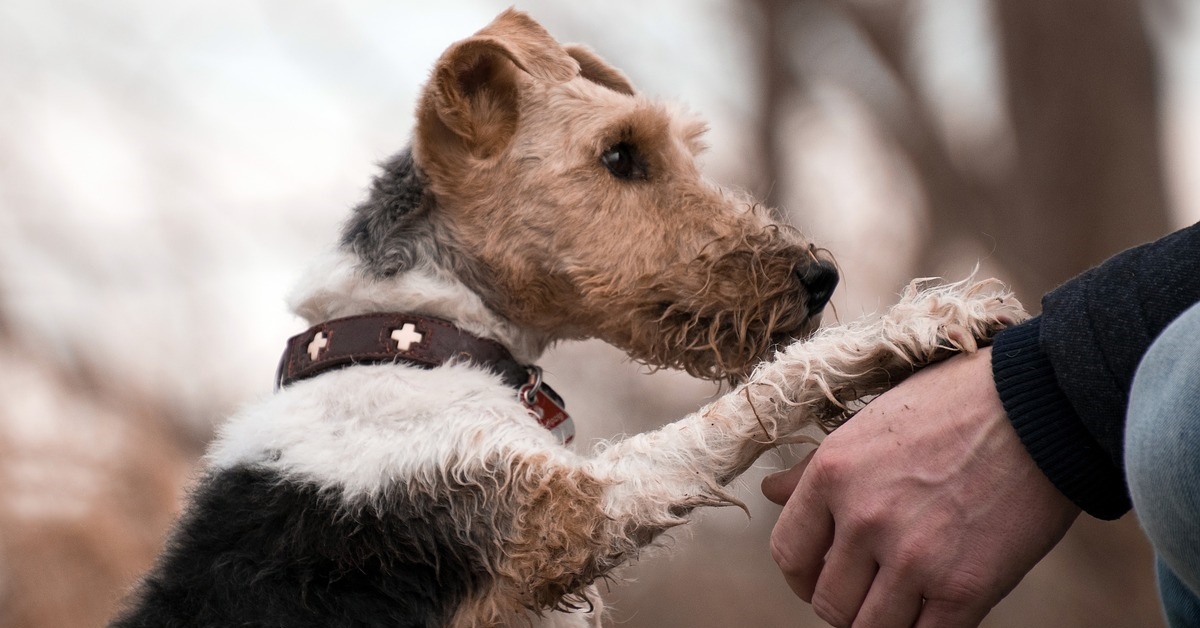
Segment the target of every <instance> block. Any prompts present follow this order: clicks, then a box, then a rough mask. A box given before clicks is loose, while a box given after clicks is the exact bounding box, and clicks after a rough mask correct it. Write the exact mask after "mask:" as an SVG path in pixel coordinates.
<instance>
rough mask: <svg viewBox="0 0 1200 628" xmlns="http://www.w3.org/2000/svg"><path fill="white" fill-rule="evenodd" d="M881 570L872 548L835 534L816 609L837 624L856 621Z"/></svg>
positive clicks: (820, 580)
mask: <svg viewBox="0 0 1200 628" xmlns="http://www.w3.org/2000/svg"><path fill="white" fill-rule="evenodd" d="M878 570H879V566H878V564H876V562H875V558H874V557H873V556H872V555H871V552H870V549H869V548H867V547H864V546H862V545H856V544H852V543H848V542H843V541H842V540H841V538H840V537H839V536H837V535H836V534H835V536H834V540H833V547H832V548H831V549H830V550H829V554H828V555H826V556H825V565H824V567H822V569H821V575H820V577H818V578H817V587H816V590H815V591H814V592H813V598H812V607H813V611H814V612H816V614H817V616H818V617H820V618H821V619H824V620H825V621H827V622H829V623H830V624H832V625H834V626H850V625H851V624H853V623H855V617H857V616H858V613H859V608H861V607H862V605H863V600H864V599H865V598H866V597H867V592H868V591H869V590H871V583H872V582H873V581H874V580H875V574H876V572H877V571H878ZM913 617H914V618H915V617H916V615H914V616H913ZM888 625H891V624H888Z"/></svg>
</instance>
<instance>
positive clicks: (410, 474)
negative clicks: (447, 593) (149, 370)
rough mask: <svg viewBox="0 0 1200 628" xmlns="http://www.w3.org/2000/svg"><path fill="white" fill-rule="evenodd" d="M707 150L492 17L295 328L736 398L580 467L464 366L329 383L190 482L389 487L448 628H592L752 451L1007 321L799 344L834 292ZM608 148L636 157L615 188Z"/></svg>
mask: <svg viewBox="0 0 1200 628" xmlns="http://www.w3.org/2000/svg"><path fill="white" fill-rule="evenodd" d="M703 130H704V125H703V123H701V122H700V121H699V120H698V119H696V118H694V117H692V116H689V115H686V114H683V113H681V112H680V111H679V110H678V109H675V108H671V107H668V106H666V105H664V104H661V103H658V102H655V101H653V100H650V99H647V98H644V97H641V96H638V95H636V93H635V92H634V90H633V88H632V87H631V86H630V85H629V83H628V81H627V80H626V79H625V78H624V76H623V75H621V74H620V72H618V71H617V70H615V69H613V68H611V67H609V66H607V65H606V64H605V63H604V62H603V61H602V60H600V58H599V57H597V56H595V55H594V54H593V53H590V52H588V51H586V50H585V49H582V48H578V47H574V48H569V47H563V46H560V45H559V44H558V43H557V42H555V41H554V40H553V38H551V37H550V36H549V34H547V33H546V32H545V30H544V29H542V28H541V27H540V26H538V25H537V24H536V23H535V22H533V21H532V20H531V19H529V18H528V17H527V16H524V15H523V14H519V13H516V12H514V11H511V10H510V11H507V12H505V13H503V14H502V15H501V16H500V17H499V18H497V19H496V21H495V22H493V23H492V24H491V25H489V26H488V27H486V28H484V29H483V30H482V31H480V32H479V33H477V34H476V35H475V36H473V37H471V38H468V39H466V40H463V41H461V42H458V43H456V44H454V45H452V46H451V47H450V48H449V50H447V52H446V53H445V54H444V55H443V56H442V58H441V59H439V61H438V63H437V66H436V68H435V69H434V72H433V75H432V77H431V79H430V82H429V84H428V85H427V87H426V89H425V92H424V94H423V95H422V98H421V102H420V106H419V109H418V114H417V128H416V131H415V133H414V139H413V147H412V153H411V155H412V161H411V164H409V165H410V166H411V167H410V168H408V169H404V170H402V172H403V173H404V179H403V180H404V181H406V182H408V183H410V184H411V183H412V182H413V181H417V183H418V184H419V185H416V184H414V187H415V188H417V189H418V191H417V192H414V193H412V194H411V196H412V197H416V201H417V202H412V203H410V204H411V205H412V206H411V207H407V208H405V209H404V210H400V209H396V208H395V207H392V206H389V205H387V203H386V202H385V201H380V202H381V203H383V207H382V209H381V208H380V207H379V206H375V205H371V204H370V203H368V204H366V205H364V206H361V207H360V208H359V210H361V211H362V212H366V213H368V214H369V215H368V216H367V218H368V219H372V218H378V219H380V220H386V219H388V218H390V219H394V220H401V219H402V220H404V221H406V222H405V224H404V225H403V227H404V228H403V229H400V228H399V227H396V229H395V230H388V229H376V230H372V229H371V226H370V225H367V226H366V227H363V228H362V229H357V230H355V231H354V232H353V235H354V236H355V237H356V238H358V237H361V239H363V240H370V238H384V239H385V240H386V239H387V238H394V241H391V240H388V241H387V242H384V243H383V244H382V245H380V243H379V242H371V241H367V242H359V241H358V240H355V241H354V243H353V244H356V245H357V246H354V245H352V246H350V247H348V250H345V251H342V252H341V254H343V255H346V256H350V255H354V254H356V253H357V254H359V256H358V260H359V263H360V264H361V265H362V269H361V271H360V272H355V273H350V274H346V273H343V272H333V271H331V270H330V268H329V267H328V266H318V267H317V268H318V269H320V268H325V270H326V273H324V274H323V275H322V277H321V278H319V279H314V280H311V281H310V282H306V284H304V285H305V288H304V296H302V297H300V299H299V306H298V309H299V311H303V312H305V313H309V314H312V315H322V314H323V315H327V316H328V315H331V314H332V313H334V312H337V313H338V314H340V315H347V314H357V313H362V312H372V311H379V310H380V309H385V308H392V307H395V308H410V311H418V312H420V313H425V314H429V315H435V316H440V317H443V318H447V319H450V320H452V321H453V322H454V323H456V324H459V325H470V329H471V331H472V332H474V333H482V334H484V335H487V336H488V337H490V338H493V339H497V340H504V341H506V344H508V345H510V348H519V349H524V350H525V351H522V353H523V354H524V353H529V354H531V355H522V356H521V357H522V358H529V359H530V360H532V359H536V355H533V354H536V353H537V352H539V351H540V350H541V349H542V348H544V347H545V346H547V345H548V344H550V343H552V342H554V341H557V340H562V339H568V338H586V337H596V338H600V339H603V340H606V341H608V342H609V343H611V344H613V345H616V346H617V347H620V348H621V349H623V350H624V351H625V352H626V353H628V354H629V355H630V356H631V357H632V358H634V359H636V360H640V361H642V362H644V363H646V364H648V365H651V366H652V367H655V368H661V367H671V368H681V369H684V370H686V371H688V372H689V373H692V374H693V375H696V376H700V377H705V378H709V379H714V380H721V379H725V380H729V381H731V382H736V381H742V380H744V383H742V384H741V385H739V386H737V387H736V388H735V389H734V390H732V391H731V392H729V393H728V394H726V395H724V396H722V397H720V398H718V399H717V400H716V401H714V402H713V403H711V404H709V405H708V406H706V407H704V408H702V409H700V410H699V411H697V412H695V413H693V414H691V415H689V416H686V417H684V418H682V419H680V420H679V421H676V422H674V423H671V424H669V425H666V426H664V427H663V428H661V429H659V430H656V431H654V432H650V433H645V434H640V435H637V436H633V437H631V438H627V439H624V440H621V441H619V442H614V443H611V444H604V445H602V446H600V447H599V448H598V449H597V450H596V451H595V452H593V455H591V456H581V455H577V454H576V453H574V452H572V451H569V450H567V449H564V448H562V447H560V446H559V445H558V443H556V442H555V440H554V438H553V437H552V436H551V435H549V434H548V433H547V432H546V431H545V430H543V429H542V428H541V427H540V426H538V425H536V423H535V422H534V421H533V420H532V419H531V418H530V417H529V416H527V410H526V409H525V408H524V407H522V406H521V405H520V401H519V400H518V398H517V395H516V392H515V391H514V390H509V389H507V388H506V387H502V386H501V385H500V384H499V382H498V381H496V380H495V378H494V375H493V374H490V373H486V372H484V370H485V369H479V368H478V367H477V366H476V365H471V364H466V363H464V364H450V365H443V366H442V367H440V368H435V369H431V370H422V369H418V368H415V367H413V366H411V365H403V364H397V365H375V366H373V367H372V368H361V369H359V368H347V369H343V370H342V371H340V372H336V373H326V374H323V375H321V376H320V377H317V378H315V379H314V380H312V381H308V382H304V383H302V384H297V385H294V386H292V387H290V388H285V389H284V391H283V392H282V393H281V394H280V395H278V396H277V397H276V399H275V405H271V404H270V403H266V404H264V405H263V406H262V407H261V408H257V409H255V410H254V411H253V412H250V413H246V414H245V415H243V416H240V417H235V419H233V420H231V422H230V423H229V424H227V425H226V427H225V429H224V430H223V433H222V438H221V440H220V441H219V442H218V444H217V446H216V447H215V448H214V449H215V451H211V452H210V460H211V461H213V463H214V464H215V465H217V466H218V467H219V468H233V467H236V466H238V465H240V464H245V463H246V462H247V461H250V462H253V463H254V464H257V465H263V466H266V467H268V468H270V469H272V470H273V471H274V472H278V473H280V474H282V475H283V476H284V477H287V476H295V477H302V478H307V479H308V480H307V481H313V482H318V483H319V484H321V485H332V486H340V487H342V490H343V491H344V492H345V494H347V495H351V496H352V497H347V498H346V499H347V500H348V502H349V503H350V505H351V507H355V508H365V507H369V506H373V507H376V508H378V509H379V513H378V514H381V515H383V516H385V517H386V516H387V514H388V511H387V509H388V508H389V507H392V506H394V504H390V503H389V502H388V495H390V494H391V493H390V492H389V490H390V489H392V488H396V489H397V490H396V491H393V492H394V493H396V494H398V495H401V496H403V499H404V502H403V504H404V507H406V508H409V509H413V510H415V512H418V513H420V514H419V516H418V518H420V519H421V520H422V521H423V522H425V523H429V524H431V525H433V526H436V528H437V530H438V531H439V532H441V531H445V532H447V534H449V535H450V538H452V539H453V541H452V545H454V551H455V552H457V551H459V550H461V551H462V552H463V553H464V554H466V555H470V556H472V557H477V558H479V561H478V564H479V565H481V566H480V567H478V569H482V570H485V571H486V573H482V574H478V575H481V576H486V577H481V578H480V580H481V581H482V582H484V584H482V585H480V587H479V588H480V589H481V590H479V591H474V590H473V591H472V592H471V593H470V595H471V596H472V598H471V599H469V600H466V601H465V603H460V602H461V601H460V600H455V601H454V602H455V603H456V604H459V605H458V606H455V607H453V611H452V612H453V618H452V620H451V625H452V626H454V627H455V628H466V627H475V626H481V627H482V626H523V625H531V624H536V625H539V626H543V627H555V628H564V627H567V626H575V627H578V626H583V625H596V624H598V622H599V621H600V612H599V598H598V597H597V596H596V591H595V583H596V582H597V581H598V580H600V579H603V578H605V577H607V576H608V575H609V574H610V573H611V572H612V570H613V569H615V568H616V567H618V566H619V565H621V564H622V563H624V562H626V561H628V560H629V559H631V558H633V557H635V556H636V554H637V552H638V551H639V549H640V548H642V547H644V546H645V545H647V544H649V543H651V542H653V540H654V539H655V538H656V537H657V536H658V535H660V534H661V533H662V532H663V531H665V530H667V529H669V528H671V527H674V526H677V525H680V524H683V523H685V522H686V521H687V520H688V515H689V513H690V512H691V511H692V510H693V509H695V508H697V507H701V506H722V505H731V504H733V505H740V503H739V502H738V500H737V499H736V498H735V497H734V496H733V495H732V494H731V493H730V492H729V491H728V490H727V489H726V488H725V486H726V485H727V484H728V483H729V482H731V481H732V480H733V479H734V478H735V477H736V476H737V475H738V474H740V473H741V472H743V471H745V470H746V468H748V467H749V465H750V464H752V463H753V462H754V460H755V459H757V457H758V456H759V455H761V454H762V453H763V452H764V451H766V450H767V449H769V448H771V447H774V446H777V445H780V444H783V443H789V442H799V441H809V442H813V440H812V439H813V435H814V433H816V432H819V428H824V429H831V428H832V427H835V426H836V425H837V424H838V423H840V422H841V421H844V420H845V419H846V417H848V416H850V415H851V414H853V412H854V411H855V409H856V408H857V407H858V406H859V405H861V403H863V399H864V398H865V397H868V396H870V395H874V394H877V393H879V392H882V391H883V390H886V389H887V388H888V387H890V386H892V385H894V384H895V383H897V382H899V381H900V380H902V379H903V378H905V377H907V376H908V375H909V374H910V373H912V372H913V371H914V370H916V369H918V368H920V367H922V366H924V365H926V364H929V363H931V362H933V361H935V360H938V359H941V358H943V357H945V356H947V355H949V354H950V353H952V352H955V351H974V350H975V349H976V348H977V346H978V344H979V343H982V342H987V341H988V340H989V339H990V338H991V336H992V335H993V334H994V333H995V332H996V331H997V330H998V329H1000V328H1001V327H1003V326H1004V325H1007V324H1010V323H1012V322H1014V321H1016V320H1018V319H1019V318H1021V317H1023V316H1024V313H1023V311H1022V310H1021V309H1020V306H1019V304H1017V303H1016V302H1015V300H1013V299H1012V298H1011V295H1010V294H1008V293H1007V292H1006V291H1005V290H1004V289H1003V287H1002V286H998V285H996V284H994V283H989V282H980V283H972V282H961V283H958V284H950V285H948V286H940V287H932V288H918V286H916V285H914V286H913V287H912V288H911V289H910V290H909V291H907V292H906V293H905V295H904V296H903V298H902V300H901V302H900V304H899V305H897V306H896V307H894V308H892V310H891V311H890V312H888V313H887V314H886V315H884V316H883V317H881V318H880V319H877V320H864V321H859V322H855V323H851V324H849V325H844V326H838V327H832V328H828V329H825V330H822V331H819V332H816V333H815V335H814V331H815V330H816V328H817V326H818V323H819V320H820V312H821V309H822V308H823V307H824V305H825V303H826V302H827V298H828V295H829V291H830V290H832V284H831V283H829V282H828V281H826V282H825V283H824V285H823V286H821V287H818V288H814V287H813V284H814V283H817V282H814V281H813V280H812V277H814V276H815V277H823V278H825V279H829V278H830V277H832V275H830V274H828V271H829V267H828V266H829V265H828V262H824V261H822V260H820V259H819V256H820V255H821V254H822V252H821V250H820V249H817V248H816V247H815V246H814V245H812V244H811V243H809V242H808V241H807V240H805V239H804V238H803V237H802V236H801V235H800V234H799V233H798V232H797V231H796V230H795V229H792V228H789V227H786V226H782V225H778V224H775V223H774V222H773V221H772V220H771V219H770V217H769V212H768V211H767V210H765V209H764V208H762V207H760V206H759V205H758V204H757V203H755V202H754V201H753V199H751V198H749V197H747V196H745V195H742V194H739V193H736V192H732V191H728V190H725V189H722V188H720V187H718V186H716V185H714V184H712V183H710V182H708V181H707V180H706V179H704V177H703V176H702V175H701V174H700V172H699V168H698V166H697V163H696V157H697V154H698V153H699V152H700V151H701V150H703V142H702V139H701V137H702V134H703ZM629 147H635V148H636V151H635V153H634V152H629V153H628V155H627V156H629V155H634V156H635V157H636V159H635V158H633V157H630V158H629V159H625V160H624V162H623V163H624V164H625V165H626V166H628V168H627V169H624V170H623V169H621V168H614V167H612V166H611V163H612V162H611V160H609V159H608V156H611V155H614V154H616V155H622V154H626V152H623V151H625V149H628V148H629ZM396 163H398V164H405V163H406V162H405V161H404V160H400V161H399V162H396ZM396 169H398V170H399V169H400V166H397V167H396ZM393 174H394V173H393ZM392 183H394V184H395V185H397V186H398V185H400V184H399V183H395V182H392ZM381 185H383V186H384V187H386V186H387V185H389V183H388V182H384V183H383V184H381ZM406 189H407V188H406ZM381 194H383V193H381ZM384 196H386V194H384ZM386 198H387V199H390V200H392V201H396V199H398V198H406V199H407V200H409V201H412V198H408V197H404V195H402V194H393V195H392V196H386ZM396 202H397V203H399V201H396ZM359 210H356V211H359ZM372 211H375V212H376V213H374V214H371V213H370V212H372ZM402 211H408V212H410V213H408V214H404V215H403V216H402V217H401V218H397V217H396V216H395V215H394V214H396V213H401V212H402ZM380 215H382V216H383V218H380ZM393 226H395V225H393ZM380 231H382V232H383V235H380ZM414 240H416V241H417V244H416V245H414V244H413V241H414ZM389 244H390V245H394V246H396V247H406V246H415V247H418V248H419V251H418V252H419V253H420V255H417V254H416V253H414V252H413V250H410V249H404V248H401V250H402V251H403V252H407V253H410V254H411V255H410V256H409V257H406V258H404V260H403V261H401V262H395V263H394V264H392V265H390V266H387V265H384V264H380V263H377V262H375V263H373V262H372V259H371V257H370V256H369V255H367V256H364V255H362V254H361V253H360V252H361V251H364V250H366V251H374V252H375V253H377V254H378V253H379V251H378V249H379V248H385V249H386V247H387V245H389ZM373 245H379V246H375V247H374V248H372V246H373ZM385 252H386V251H385ZM336 266H337V265H335V267H336ZM818 271H825V274H821V272H818ZM813 273H816V274H815V275H814V274H813ZM818 285H819V284H818ZM312 322H314V323H315V322H318V321H317V320H314V321H312ZM810 335H811V336H812V337H811V338H809V339H808V340H807V341H801V342H797V341H798V340H800V339H804V338H806V337H808V336H810ZM763 360H767V361H766V362H763ZM330 400H336V401H337V403H330V404H329V406H331V407H329V408H326V407H325V405H326V402H328V401H330ZM351 434H353V437H351ZM263 443H269V444H270V446H269V447H267V448H264V447H263V446H262V444H263ZM351 443H353V444H354V446H355V449H354V450H347V449H345V448H346V447H349V446H350V444H351ZM364 443H365V444H364ZM264 451H274V452H275V454H276V455H274V456H269V457H267V458H263V456H264V455H265V454H264V453H263V452H264ZM350 451H352V454H349V455H361V459H358V460H354V461H350V460H347V457H348V452H350ZM314 452H316V453H314ZM393 484H394V486H393ZM400 489H402V490H400ZM372 500H375V502H373V501H372ZM409 514H410V516H412V513H411V512H410V513H409ZM414 538H416V539H417V540H420V539H421V538H422V537H414ZM422 547H424V546H422ZM437 559H438V557H437V556H433V557H431V558H430V560H432V561H434V563H433V564H434V565H435V566H436V564H437V563H436V561H437ZM472 564H473V565H474V564H475V563H472ZM475 568H476V567H472V569H475ZM472 575H476V574H472ZM559 611H564V612H559ZM566 611H570V612H566Z"/></svg>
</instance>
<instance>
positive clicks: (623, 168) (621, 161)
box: [600, 142, 646, 180]
mask: <svg viewBox="0 0 1200 628" xmlns="http://www.w3.org/2000/svg"><path fill="white" fill-rule="evenodd" d="M600 163H602V164H604V167H605V168H608V171H609V172H611V173H612V175H613V176H614V177H616V178H618V179H626V180H634V179H645V178H646V164H645V163H644V162H643V161H642V157H641V155H639V154H638V152H637V149H636V148H635V147H634V146H633V144H630V143H629V142H618V143H616V144H613V145H612V146H610V147H608V149H607V150H605V151H604V153H603V154H602V155H600Z"/></svg>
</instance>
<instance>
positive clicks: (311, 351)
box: [308, 331, 329, 362]
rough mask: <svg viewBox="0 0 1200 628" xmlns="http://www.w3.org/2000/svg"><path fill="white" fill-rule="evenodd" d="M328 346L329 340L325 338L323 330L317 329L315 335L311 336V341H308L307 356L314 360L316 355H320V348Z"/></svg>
mask: <svg viewBox="0 0 1200 628" xmlns="http://www.w3.org/2000/svg"><path fill="white" fill-rule="evenodd" d="M328 346H329V340H328V339H327V338H325V332H323V331H319V332H317V335H316V336H313V339H312V342H310V343H308V357H309V359H311V360H313V361H314V362H315V361H316V359H317V356H319V355H321V349H324V348H325V347H328Z"/></svg>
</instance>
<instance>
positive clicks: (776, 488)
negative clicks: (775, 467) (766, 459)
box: [762, 449, 817, 506]
mask: <svg viewBox="0 0 1200 628" xmlns="http://www.w3.org/2000/svg"><path fill="white" fill-rule="evenodd" d="M815 453H817V450H815V449H814V450H812V452H810V453H809V454H808V455H807V456H805V457H804V459H803V460H801V461H800V462H797V463H796V464H795V466H793V467H792V468H791V469H788V470H786V471H780V472H778V473H772V474H771V475H768V476H767V477H765V478H763V481H762V493H763V495H764V496H766V498H767V499H769V500H771V501H773V502H775V503H776V504H779V505H780V506H782V505H784V504H786V503H787V501H788V499H789V498H791V496H792V493H793V492H794V491H795V490H796V484H797V483H798V482H800V478H801V476H803V475H804V470H805V469H806V468H808V463H809V461H811V460H812V457H813V454H815Z"/></svg>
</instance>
